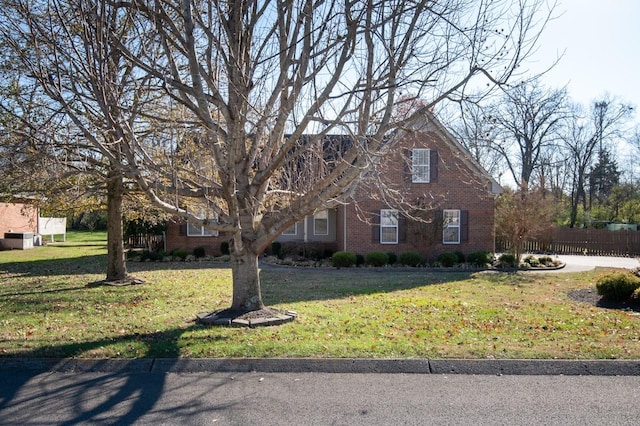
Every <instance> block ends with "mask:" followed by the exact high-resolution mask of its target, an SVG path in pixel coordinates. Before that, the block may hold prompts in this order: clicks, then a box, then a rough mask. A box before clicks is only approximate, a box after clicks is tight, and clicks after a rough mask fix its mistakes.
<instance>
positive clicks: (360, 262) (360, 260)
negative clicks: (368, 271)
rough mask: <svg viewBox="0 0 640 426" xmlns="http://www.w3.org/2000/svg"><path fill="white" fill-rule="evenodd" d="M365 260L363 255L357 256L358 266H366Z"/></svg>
mask: <svg viewBox="0 0 640 426" xmlns="http://www.w3.org/2000/svg"><path fill="white" fill-rule="evenodd" d="M364 261H365V258H364V256H363V255H361V254H356V266H362V265H364Z"/></svg>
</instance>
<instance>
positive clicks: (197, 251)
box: [193, 246, 207, 259]
mask: <svg viewBox="0 0 640 426" xmlns="http://www.w3.org/2000/svg"><path fill="white" fill-rule="evenodd" d="M206 254H207V253H206V252H205V249H204V247H201V246H200V247H196V248H194V249H193V255H194V256H195V257H196V258H198V259H200V258H202V257H205V256H206Z"/></svg>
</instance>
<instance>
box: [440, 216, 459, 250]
mask: <svg viewBox="0 0 640 426" xmlns="http://www.w3.org/2000/svg"><path fill="white" fill-rule="evenodd" d="M442 214H443V217H442V243H443V244H460V210H444V211H443V213H442Z"/></svg>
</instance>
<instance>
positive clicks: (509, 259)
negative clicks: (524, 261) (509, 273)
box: [498, 253, 518, 268]
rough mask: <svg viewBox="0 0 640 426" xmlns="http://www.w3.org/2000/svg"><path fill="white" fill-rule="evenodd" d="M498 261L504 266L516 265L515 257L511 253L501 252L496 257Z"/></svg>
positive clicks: (512, 266) (513, 266)
mask: <svg viewBox="0 0 640 426" xmlns="http://www.w3.org/2000/svg"><path fill="white" fill-rule="evenodd" d="M498 262H500V266H502V267H506V268H515V267H516V266H518V265H517V264H516V257H515V256H514V255H513V254H511V253H504V254H501V255H500V257H499V258H498Z"/></svg>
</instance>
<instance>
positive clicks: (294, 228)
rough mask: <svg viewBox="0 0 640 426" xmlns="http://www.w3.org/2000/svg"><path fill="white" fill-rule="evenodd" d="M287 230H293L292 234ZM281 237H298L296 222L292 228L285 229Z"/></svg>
mask: <svg viewBox="0 0 640 426" xmlns="http://www.w3.org/2000/svg"><path fill="white" fill-rule="evenodd" d="M289 229H293V233H291V232H288V231H289ZM281 235H289V236H292V235H298V222H296V223H294V224H293V226H292V227H290V228H287V229H285V230H284V231H283V232H282V234H281Z"/></svg>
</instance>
